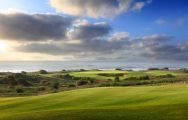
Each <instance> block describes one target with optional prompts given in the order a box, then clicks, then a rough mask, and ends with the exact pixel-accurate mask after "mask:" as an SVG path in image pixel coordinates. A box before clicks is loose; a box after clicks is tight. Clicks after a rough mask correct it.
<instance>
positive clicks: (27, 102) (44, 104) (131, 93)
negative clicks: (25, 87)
mask: <svg viewBox="0 0 188 120" xmlns="http://www.w3.org/2000/svg"><path fill="white" fill-rule="evenodd" d="M187 92H188V86H187V85H165V86H142V87H109V88H89V89H79V90H72V91H66V92H61V93H55V94H48V95H41V96H32V97H4V98H3V97H2V98H0V120H98V119H101V120H117V119H118V120H119V119H120V120H121V119H122V120H131V119H134V120H187V119H188V115H187V112H188V94H187Z"/></svg>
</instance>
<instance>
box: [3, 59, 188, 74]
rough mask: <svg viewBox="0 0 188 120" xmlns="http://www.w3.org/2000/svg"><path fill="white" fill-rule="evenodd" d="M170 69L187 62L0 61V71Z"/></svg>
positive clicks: (185, 64)
mask: <svg viewBox="0 0 188 120" xmlns="http://www.w3.org/2000/svg"><path fill="white" fill-rule="evenodd" d="M151 67H152V68H153V67H157V68H163V67H169V68H170V69H179V68H188V64H187V63H156V62H153V63H135V62H134V63H129V62H123V61H121V62H119V61H113V62H112V61H14V62H10V61H9V62H5V61H4V62H0V72H21V71H27V72H34V71H39V70H41V69H44V70H47V71H60V70H63V69H66V70H78V69H114V68H121V69H125V70H145V69H148V68H151Z"/></svg>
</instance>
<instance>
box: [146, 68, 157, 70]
mask: <svg viewBox="0 0 188 120" xmlns="http://www.w3.org/2000/svg"><path fill="white" fill-rule="evenodd" d="M148 70H159V68H149V69H148Z"/></svg>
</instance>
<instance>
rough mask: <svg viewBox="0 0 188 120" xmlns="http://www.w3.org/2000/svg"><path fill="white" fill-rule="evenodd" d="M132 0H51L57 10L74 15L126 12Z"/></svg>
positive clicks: (91, 15) (107, 14)
mask: <svg viewBox="0 0 188 120" xmlns="http://www.w3.org/2000/svg"><path fill="white" fill-rule="evenodd" d="M131 2H133V0H51V1H50V4H51V6H52V7H54V8H56V9H57V11H59V12H63V13H66V14H70V15H76V16H90V17H94V18H97V17H114V16H116V15H119V14H121V13H123V12H127V11H128V10H129V7H130V5H131Z"/></svg>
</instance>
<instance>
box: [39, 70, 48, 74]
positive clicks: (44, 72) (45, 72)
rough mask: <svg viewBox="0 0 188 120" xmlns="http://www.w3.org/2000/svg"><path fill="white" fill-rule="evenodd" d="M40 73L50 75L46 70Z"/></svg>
mask: <svg viewBox="0 0 188 120" xmlns="http://www.w3.org/2000/svg"><path fill="white" fill-rule="evenodd" d="M39 73H40V74H48V72H47V71H46V70H40V71H39Z"/></svg>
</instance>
